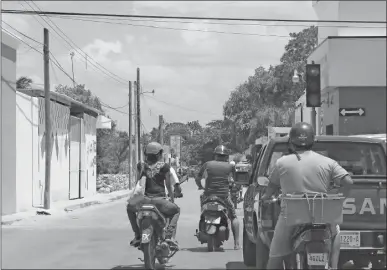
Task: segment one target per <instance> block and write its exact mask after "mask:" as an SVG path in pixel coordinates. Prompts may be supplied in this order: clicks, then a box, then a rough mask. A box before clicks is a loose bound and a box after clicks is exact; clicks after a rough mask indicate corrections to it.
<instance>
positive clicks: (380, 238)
mask: <svg viewBox="0 0 387 270" xmlns="http://www.w3.org/2000/svg"><path fill="white" fill-rule="evenodd" d="M376 241H377V244H378V246H385V245H386V240H385V237H384V235H383V234H379V235H378V237H377V238H376Z"/></svg>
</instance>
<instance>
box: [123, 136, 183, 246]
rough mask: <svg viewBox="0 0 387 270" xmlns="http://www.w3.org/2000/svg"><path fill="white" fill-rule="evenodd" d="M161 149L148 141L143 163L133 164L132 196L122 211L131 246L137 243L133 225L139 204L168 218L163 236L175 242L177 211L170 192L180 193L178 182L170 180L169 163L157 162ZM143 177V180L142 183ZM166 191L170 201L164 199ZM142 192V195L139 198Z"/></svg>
mask: <svg viewBox="0 0 387 270" xmlns="http://www.w3.org/2000/svg"><path fill="white" fill-rule="evenodd" d="M162 154H163V147H162V146H161V144H159V143H157V142H151V143H149V144H148V145H147V146H146V149H145V159H146V161H145V162H139V163H138V164H137V183H136V188H135V190H134V194H133V196H132V197H131V198H130V199H129V200H128V203H127V207H126V211H127V214H128V218H129V221H130V224H131V225H132V229H133V232H134V234H135V237H134V239H133V240H132V241H131V242H130V245H132V246H138V245H139V244H140V243H141V235H140V234H141V232H140V229H139V227H138V225H137V222H136V212H137V208H138V207H140V206H141V205H143V204H153V205H154V206H155V207H156V208H157V209H158V210H159V211H160V212H161V213H162V214H163V215H165V216H166V217H168V218H170V222H169V226H168V228H167V233H166V237H167V238H168V239H171V240H173V241H174V240H175V236H176V229H177V221H178V219H179V216H180V208H179V206H177V205H176V204H175V203H174V190H173V185H174V187H175V192H177V193H181V187H180V184H179V181H178V180H176V179H174V177H173V172H172V171H171V167H170V166H169V164H167V163H164V162H162V161H161V159H162ZM143 178H145V181H144V180H142V179H143ZM166 190H168V194H169V197H170V201H169V200H166V199H165V198H166V197H167V194H166ZM143 193H145V196H144V195H143Z"/></svg>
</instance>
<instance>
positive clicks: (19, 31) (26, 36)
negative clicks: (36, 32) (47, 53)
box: [2, 21, 44, 46]
mask: <svg viewBox="0 0 387 270" xmlns="http://www.w3.org/2000/svg"><path fill="white" fill-rule="evenodd" d="M2 23H4V24H6V25H8V26H9V27H11V28H12V30H14V31H16V32H17V33H19V34H20V35H22V36H24V37H26V38H28V39H30V40H32V41H34V42H36V43H38V44H40V45H42V46H43V45H44V44H43V43H42V42H40V41H37V40H36V39H34V38H32V37H30V36H27V35H26V34H24V33H22V32H20V31H19V30H17V29H15V28H14V27H13V26H11V25H10V24H8V23H6V22H4V21H2Z"/></svg>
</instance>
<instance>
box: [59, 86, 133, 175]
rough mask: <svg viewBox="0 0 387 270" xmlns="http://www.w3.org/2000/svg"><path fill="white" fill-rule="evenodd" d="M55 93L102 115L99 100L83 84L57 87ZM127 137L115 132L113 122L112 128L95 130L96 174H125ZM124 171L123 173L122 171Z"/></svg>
mask: <svg viewBox="0 0 387 270" xmlns="http://www.w3.org/2000/svg"><path fill="white" fill-rule="evenodd" d="M55 91H56V92H57V93H59V94H63V95H66V96H68V97H70V98H72V99H74V100H77V101H79V102H82V103H83V104H86V105H88V106H90V107H93V108H95V109H97V110H99V111H101V112H102V113H103V114H104V110H103V108H102V104H101V101H100V99H99V98H98V97H97V96H95V95H93V93H92V92H91V91H90V90H88V89H86V87H85V85H84V84H78V85H76V86H75V87H71V86H66V85H58V86H57V87H56V89H55ZM128 146H129V136H128V133H127V132H125V131H119V130H117V125H116V123H115V122H114V121H113V122H112V128H111V129H110V130H108V129H98V130H97V173H98V174H105V173H109V174H116V173H119V172H124V171H125V172H126V171H127V170H128V166H125V164H126V163H127V159H128V155H129V152H128ZM123 170H124V171H123Z"/></svg>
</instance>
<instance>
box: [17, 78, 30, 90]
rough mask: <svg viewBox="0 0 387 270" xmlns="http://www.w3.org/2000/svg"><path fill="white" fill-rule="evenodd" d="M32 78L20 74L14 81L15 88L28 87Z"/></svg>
mask: <svg viewBox="0 0 387 270" xmlns="http://www.w3.org/2000/svg"><path fill="white" fill-rule="evenodd" d="M32 83H33V80H32V79H31V78H29V77H26V76H21V77H20V78H19V79H17V81H16V89H30V88H31V84H32Z"/></svg>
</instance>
